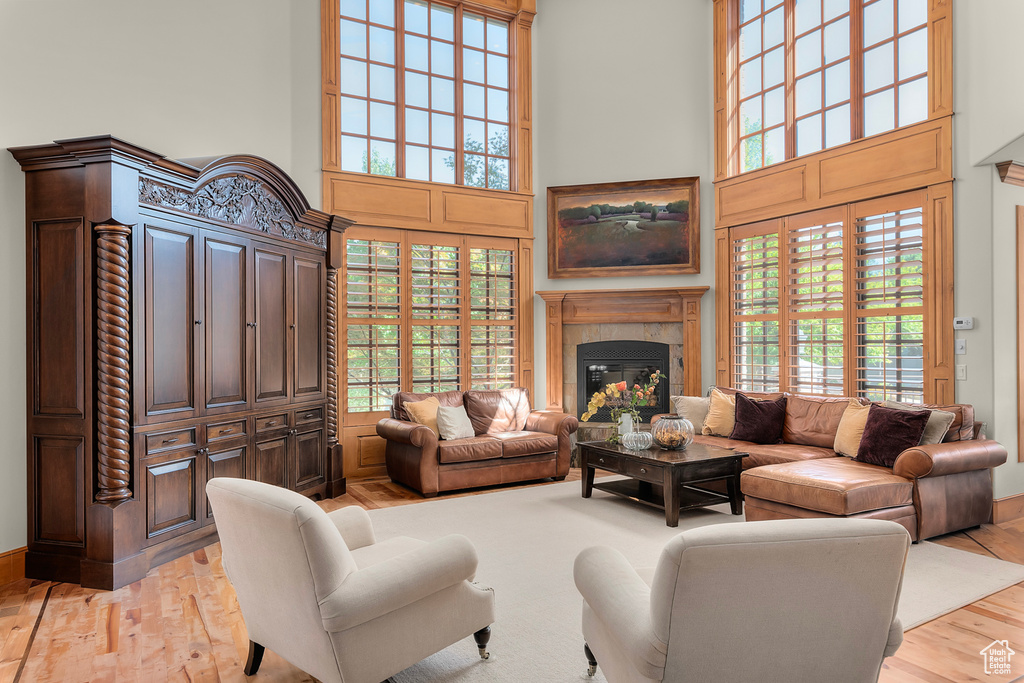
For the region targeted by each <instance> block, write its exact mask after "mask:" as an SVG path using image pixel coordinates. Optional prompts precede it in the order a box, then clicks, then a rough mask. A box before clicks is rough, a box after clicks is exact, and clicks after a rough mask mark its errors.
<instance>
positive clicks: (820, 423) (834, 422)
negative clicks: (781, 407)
mask: <svg viewBox="0 0 1024 683" xmlns="http://www.w3.org/2000/svg"><path fill="white" fill-rule="evenodd" d="M848 405H850V399H849V398H845V397H843V398H823V397H817V396H796V395H794V396H790V397H789V401H787V402H786V424H785V426H783V428H782V440H783V441H785V442H786V443H799V444H803V445H805V446H818V447H820V448H832V445H833V444H834V443H835V441H836V432H837V431H838V430H839V421H840V420H842V419H843V413H844V412H845V411H846V407H847V406H848Z"/></svg>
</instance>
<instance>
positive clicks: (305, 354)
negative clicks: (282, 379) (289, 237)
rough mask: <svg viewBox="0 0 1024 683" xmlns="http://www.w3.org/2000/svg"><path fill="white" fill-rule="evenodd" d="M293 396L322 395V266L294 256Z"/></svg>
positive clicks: (317, 262)
mask: <svg viewBox="0 0 1024 683" xmlns="http://www.w3.org/2000/svg"><path fill="white" fill-rule="evenodd" d="M294 264H295V268H294V281H295V288H294V289H295V297H294V303H293V310H294V311H295V337H294V344H295V353H294V359H295V371H294V373H295V396H296V397H302V398H304V399H305V398H312V397H314V396H317V395H319V394H322V393H323V390H324V387H323V382H324V379H323V375H324V346H323V345H324V323H323V317H322V316H323V292H324V290H325V288H326V282H325V281H324V267H323V264H322V263H321V262H320V261H313V260H311V259H306V258H302V257H301V256H296V257H295V261H294Z"/></svg>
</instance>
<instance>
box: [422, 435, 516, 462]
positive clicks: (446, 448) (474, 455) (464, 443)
mask: <svg viewBox="0 0 1024 683" xmlns="http://www.w3.org/2000/svg"><path fill="white" fill-rule="evenodd" d="M500 457H501V442H500V441H498V440H497V439H495V438H493V437H490V436H472V437H470V438H468V439H455V440H454V441H438V442H437V459H438V462H440V463H441V464H443V465H450V464H452V463H456V462H476V461H478V460H496V459H498V458H500Z"/></svg>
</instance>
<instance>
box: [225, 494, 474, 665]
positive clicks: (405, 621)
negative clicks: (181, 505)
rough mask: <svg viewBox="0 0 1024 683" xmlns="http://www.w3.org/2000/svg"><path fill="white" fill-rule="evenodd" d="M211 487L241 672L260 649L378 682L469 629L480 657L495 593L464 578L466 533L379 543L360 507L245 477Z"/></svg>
mask: <svg viewBox="0 0 1024 683" xmlns="http://www.w3.org/2000/svg"><path fill="white" fill-rule="evenodd" d="M206 494H207V496H208V498H209V500H210V504H211V505H212V507H213V515H214V519H215V521H216V523H217V531H218V532H219V534H220V542H221V547H222V549H223V561H224V571H225V573H226V574H227V575H228V579H230V581H231V583H232V584H233V585H234V587H235V592H236V593H237V594H238V604H239V606H240V607H241V609H242V617H243V618H244V620H245V626H246V628H247V629H248V631H249V661H248V662H247V663H246V665H245V673H246V675H250V676H251V675H253V674H255V673H256V671H257V670H258V669H259V666H260V661H261V660H262V658H263V651H264V648H265V647H269V648H270V649H272V650H273V651H274V652H276V653H278V654H279V655H281V656H282V657H283V658H285V659H286V660H288V661H289V662H291V663H292V664H294V665H295V666H297V667H298V668H300V669H302V670H303V671H306V672H308V673H309V674H311V675H313V676H315V677H316V678H318V679H319V680H321V681H324V682H325V683H328V682H334V683H342V681H344V683H380V681H383V680H385V679H387V678H388V677H390V676H391V675H393V674H396V673H398V672H399V671H402V670H403V669H405V668H407V667H409V666H411V665H413V664H415V663H416V662H418V661H420V660H421V659H423V658H424V657H427V656H429V655H431V654H433V653H435V652H437V651H438V650H441V649H443V648H445V647H447V646H449V645H451V644H452V643H455V642H457V641H459V640H461V639H463V638H465V637H467V636H469V635H470V634H473V635H474V636H475V637H476V642H477V646H478V647H479V648H480V655H481V657H483V658H485V659H486V658H487V657H488V654H487V650H486V645H487V640H488V638H489V637H490V624H491V623H492V622H493V621H494V594H493V592H492V591H491V590H490V589H487V588H481V587H480V586H477V585H476V584H473V583H471V581H472V579H473V575H474V573H475V572H476V566H477V556H476V550H475V549H474V548H473V546H472V545H471V544H470V542H469V540H468V539H467V538H466V537H464V536H458V535H451V536H445V537H444V538H440V539H438V540H436V541H433V542H431V543H425V542H423V541H418V540H415V539H412V538H405V537H397V538H392V539H389V540H387V541H383V542H381V543H377V542H375V539H374V534H373V528H372V527H371V525H370V518H369V516H368V515H367V514H366V512H365V511H364V510H362V509H361V508H354V507H347V508H343V509H341V510H337V511H335V512H332V513H330V514H328V513H326V512H324V511H323V510H322V509H321V508H320V506H318V505H317V504H316V503H314V502H313V501H311V500H309V499H308V498H306V497H305V496H303V495H301V494H298V493H295V492H292V491H288V490H286V489H283V488H279V487H276V486H271V485H269V484H262V483H259V482H254V481H246V480H242V479H227V478H217V479H211V480H210V482H209V483H208V484H207V485H206Z"/></svg>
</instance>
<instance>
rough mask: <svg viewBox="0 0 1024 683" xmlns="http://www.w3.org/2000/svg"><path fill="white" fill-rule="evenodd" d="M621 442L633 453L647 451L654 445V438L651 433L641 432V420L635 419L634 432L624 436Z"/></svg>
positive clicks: (620, 439)
mask: <svg viewBox="0 0 1024 683" xmlns="http://www.w3.org/2000/svg"><path fill="white" fill-rule="evenodd" d="M619 441H620V442H621V443H622V445H623V446H625V447H626V448H628V449H629V450H631V451H645V450H647V449H648V448H650V447H651V445H652V444H653V443H654V437H653V436H651V433H650V432H645V431H641V429H640V418H639V417H636V416H634V417H633V430H632V431H631V432H628V433H626V434H623V435H622V436H621V437H620V438H619Z"/></svg>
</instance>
